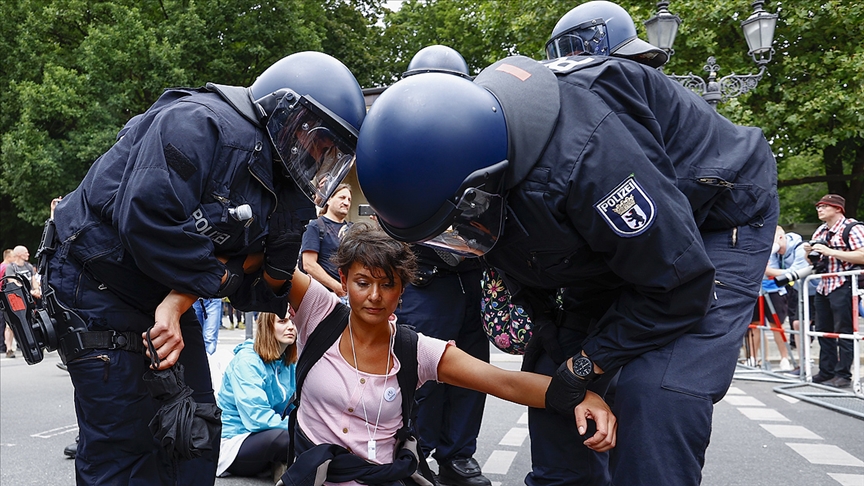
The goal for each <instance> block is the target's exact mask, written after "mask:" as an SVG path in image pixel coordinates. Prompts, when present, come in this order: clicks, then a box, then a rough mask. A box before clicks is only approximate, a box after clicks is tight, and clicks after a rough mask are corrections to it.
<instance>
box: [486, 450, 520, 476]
mask: <svg viewBox="0 0 864 486" xmlns="http://www.w3.org/2000/svg"><path fill="white" fill-rule="evenodd" d="M514 458H516V452H515V451H492V454H491V455H490V456H489V459H486V463H485V464H483V467H482V468H481V469H482V470H483V474H507V471H508V470H510V464H512V463H513V459H514Z"/></svg>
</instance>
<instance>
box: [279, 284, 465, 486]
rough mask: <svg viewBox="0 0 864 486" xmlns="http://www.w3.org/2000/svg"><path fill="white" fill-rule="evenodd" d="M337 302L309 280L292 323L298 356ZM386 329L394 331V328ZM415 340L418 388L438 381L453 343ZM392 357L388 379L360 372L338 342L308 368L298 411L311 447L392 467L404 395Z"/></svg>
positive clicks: (426, 337) (423, 339)
mask: <svg viewBox="0 0 864 486" xmlns="http://www.w3.org/2000/svg"><path fill="white" fill-rule="evenodd" d="M338 302H339V298H338V297H337V296H336V294H334V293H332V292H330V291H329V290H327V289H326V288H325V287H324V286H323V285H321V284H320V283H318V282H317V281H315V280H314V279H312V281H311V283H310V285H309V290H308V291H307V292H306V295H305V296H304V297H303V301H302V302H301V303H300V308H299V309H297V311H296V315H295V317H294V324H295V325H296V326H297V347H298V352H300V353H302V352H303V346H304V345H305V344H306V341H307V340H308V339H309V336H310V335H311V334H312V331H314V330H315V328H316V327H317V326H318V324H319V323H320V322H321V321H322V320H323V319H324V317H326V316H327V315H328V314H329V313H330V311H332V310H333V308H334V307H336V304H337V303H338ZM390 325H391V326H395V324H394V323H392V322H391V324H390ZM418 337H419V339H418V341H417V375H418V382H417V387H418V388H419V387H420V385H422V384H423V383H425V382H426V381H428V380H437V379H438V362H439V361H440V360H441V356H442V355H443V354H444V350H445V349H446V347H447V346H448V344H451V343H448V342H446V341H442V340H440V339H434V338H431V337H428V336H424V335H423V334H419V336H418ZM390 357H391V359H392V360H393V366H392V368H391V371H390V373H389V374H388V375H386V376H385V375H383V374H380V375H379V374H369V373H364V372H362V371H358V370H357V369H355V368H354V366H353V365H352V364H351V363H349V362H348V361H346V360H345V358H343V357H342V354H341V353H340V352H339V340H338V339H337V340H336V342H335V343H334V344H333V345H332V346H330V348H329V349H328V350H327V351H326V352H325V353H324V356H323V357H322V358H321V359H320V360H319V361H318V362H317V363H315V365H314V366H312V368H311V369H310V370H309V374H308V375H307V376H306V381H305V382H304V383H303V399H302V406H301V407H300V408H299V410H298V411H297V421H298V423H299V425H300V427H301V428H302V429H303V432H305V433H306V436H307V437H309V439H310V440H311V441H312V442H313V443H315V444H323V443H328V444H338V445H341V446H343V447H345V448H347V449H348V450H349V451H351V452H352V453H354V454H356V455H358V456H360V457H362V458H364V459H367V460H370V461H371V462H377V463H381V464H383V463H389V462H392V461H393V452H394V448H395V446H396V438H395V434H396V431H397V430H398V429H399V427H401V426H402V393H401V391H400V389H399V383H398V381H397V378H396V373H397V372H398V371H399V368H400V363H399V361H398V360H397V359H396V356H395V355H394V354H393V350H392V345H391V350H390ZM381 371H384V370H383V369H382V370H381ZM364 405H365V411H364ZM379 407H380V418H379V417H378V414H379ZM376 423H377V430H376ZM370 438H373V439H374V440H375V443H376V446H375V449H376V452H375V459H374V460H372V459H370V458H369V456H368V454H367V452H368V451H367V448H368V444H367V443H368V442H369V440H370ZM421 460H422V459H421ZM351 484H356V483H351Z"/></svg>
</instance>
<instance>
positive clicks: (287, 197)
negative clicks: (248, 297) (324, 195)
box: [264, 181, 315, 280]
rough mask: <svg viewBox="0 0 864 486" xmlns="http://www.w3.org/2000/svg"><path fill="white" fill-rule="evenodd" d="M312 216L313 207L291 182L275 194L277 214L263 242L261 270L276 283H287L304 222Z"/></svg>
mask: <svg viewBox="0 0 864 486" xmlns="http://www.w3.org/2000/svg"><path fill="white" fill-rule="evenodd" d="M314 216H315V207H314V206H313V205H312V201H310V200H309V198H307V197H306V196H305V195H304V194H303V193H302V192H301V191H300V189H299V188H298V187H297V185H296V184H294V183H293V182H291V181H286V182H285V183H284V184H283V187H282V189H281V190H280V191H279V193H278V201H277V204H276V211H274V212H273V215H272V216H270V224H269V226H270V228H269V234H268V235H267V238H266V239H265V240H264V271H266V272H267V275H269V276H270V277H272V278H274V279H276V280H290V279H291V275H293V274H294V267H295V266H297V256H298V255H299V254H300V245H301V243H302V241H303V232H304V231H305V230H306V223H307V222H309V220H310V219H312V217H314Z"/></svg>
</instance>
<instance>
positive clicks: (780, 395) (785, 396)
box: [777, 393, 801, 403]
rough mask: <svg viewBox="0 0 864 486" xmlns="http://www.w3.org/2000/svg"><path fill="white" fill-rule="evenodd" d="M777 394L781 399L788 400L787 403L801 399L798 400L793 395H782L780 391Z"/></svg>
mask: <svg viewBox="0 0 864 486" xmlns="http://www.w3.org/2000/svg"><path fill="white" fill-rule="evenodd" d="M777 396H778V397H780V398H781V399H783V400H786V401H787V402H789V403H798V402H800V401H801V400H798V399H797V398H795V397H793V396H790V395H784V394H782V393H780V394H778V395H777Z"/></svg>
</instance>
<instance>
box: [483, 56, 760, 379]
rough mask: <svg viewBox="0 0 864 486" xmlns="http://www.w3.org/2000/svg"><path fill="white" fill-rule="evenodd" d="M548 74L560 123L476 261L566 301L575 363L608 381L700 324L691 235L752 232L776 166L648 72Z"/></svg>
mask: <svg viewBox="0 0 864 486" xmlns="http://www.w3.org/2000/svg"><path fill="white" fill-rule="evenodd" d="M502 62H503V63H506V62H507V60H503V61H499V63H502ZM547 67H549V68H550V69H552V70H553V72H555V74H556V75H557V76H558V77H557V81H558V88H559V93H560V106H561V108H560V111H559V115H558V118H557V122H556V125H555V128H554V131H553V132H552V134H551V137H550V139H549V142H548V145H547V147H546V149H545V151H544V152H543V154H542V156H541V157H540V158H539V160H537V161H536V163H535V164H534V165H533V168H531V170H530V171H529V172H527V177H525V178H524V179H523V180H522V181H521V182H520V183H519V184H518V185H516V186H515V187H513V188H512V189H511V190H510V191H509V194H508V196H507V203H508V210H507V211H508V214H507V223H506V225H505V228H504V233H503V234H502V236H501V238H500V240H499V241H498V243H497V244H496V246H495V247H493V249H492V250H491V252H490V253H488V254H487V260H488V261H489V263H491V264H492V265H493V266H495V267H498V268H500V269H501V270H503V271H504V272H505V273H506V275H507V278H508V279H509V280H510V281H514V280H515V282H514V283H515V284H518V285H521V286H525V287H535V288H537V287H539V288H545V289H557V288H563V287H566V288H567V290H566V291H565V297H566V298H567V299H566V300H568V301H569V302H570V303H571V305H572V307H573V310H574V311H575V312H576V314H577V315H579V316H581V318H583V319H584V321H585V322H584V323H583V325H584V327H585V328H589V327H590V335H589V337H588V339H587V340H586V341H585V342H584V344H583V349H584V350H585V352H586V354H588V355H589V356H590V357H591V358H592V359H593V360H594V361H595V362H596V363H597V364H598V365H599V366H600V367H601V368H603V369H606V370H612V369H615V368H617V367H618V366H621V365H623V364H624V363H626V362H627V361H629V360H630V359H631V358H633V357H635V356H637V355H639V354H642V353H644V352H647V351H650V350H652V349H657V348H660V347H662V346H664V345H666V344H668V343H669V342H671V341H672V340H674V339H675V338H677V337H678V336H680V335H682V334H683V333H685V332H686V331H687V329H688V328H689V327H691V326H692V325H693V324H694V323H695V322H697V321H698V320H699V319H700V318H702V317H703V316H704V314H705V313H706V312H707V309H708V306H709V305H710V303H711V302H712V298H713V285H714V284H715V269H714V267H713V265H712V262H711V261H710V260H709V257H708V255H707V254H706V251H705V248H704V246H703V245H702V240H701V237H700V232H707V231H729V234H730V242H731V241H732V239H733V238H734V232H733V231H731V229H733V228H735V227H737V226H742V225H748V224H753V225H759V224H761V221H762V217H763V216H764V215H766V211H769V210H770V209H769V208H771V207H772V204H774V202H773V200H774V199H776V197H777V196H776V165H775V161H774V158H773V155H772V153H771V150H770V148H769V146H768V144H767V142H766V140H765V138H764V137H763V135H762V132H761V131H760V130H759V129H757V128H749V127H741V126H736V125H733V124H732V123H730V122H729V121H728V120H727V119H725V118H723V117H722V116H720V115H718V114H716V113H714V112H713V110H712V108H711V107H710V106H709V105H708V104H707V103H706V102H705V101H704V100H702V99H701V98H700V97H698V96H697V95H695V94H694V93H692V92H691V91H689V90H687V89H685V88H683V87H682V86H680V85H679V84H678V83H676V82H673V81H671V80H669V79H668V78H667V77H666V76H665V75H663V74H662V73H660V72H659V71H657V70H654V69H650V68H646V67H644V66H642V65H640V64H638V63H636V62H632V61H629V60H624V59H618V58H608V57H607V58H590V57H574V58H569V59H563V60H557V61H551V62H549V63H548V64H547ZM498 71H502V72H505V73H506V72H508V69H506V68H505V69H499V70H498ZM509 71H512V70H509ZM489 89H491V90H492V92H493V93H494V92H495V88H494V86H491V87H490V88H489ZM501 99H506V97H502V98H501ZM502 106H503V108H504V113H505V116H506V115H507V114H508V107H507V105H506V104H503V101H502ZM509 126H510V124H509V121H508V127H509ZM511 138H513V137H512V136H511ZM516 138H517V139H518V138H519V137H516ZM517 148H518V147H517ZM730 246H734V243H730ZM742 251H744V250H743V249H742ZM508 283H509V282H508ZM716 285H730V286H734V285H735V282H716ZM748 291H749V290H748ZM755 291H756V289H755V288H754V289H752V292H754V297H755Z"/></svg>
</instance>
